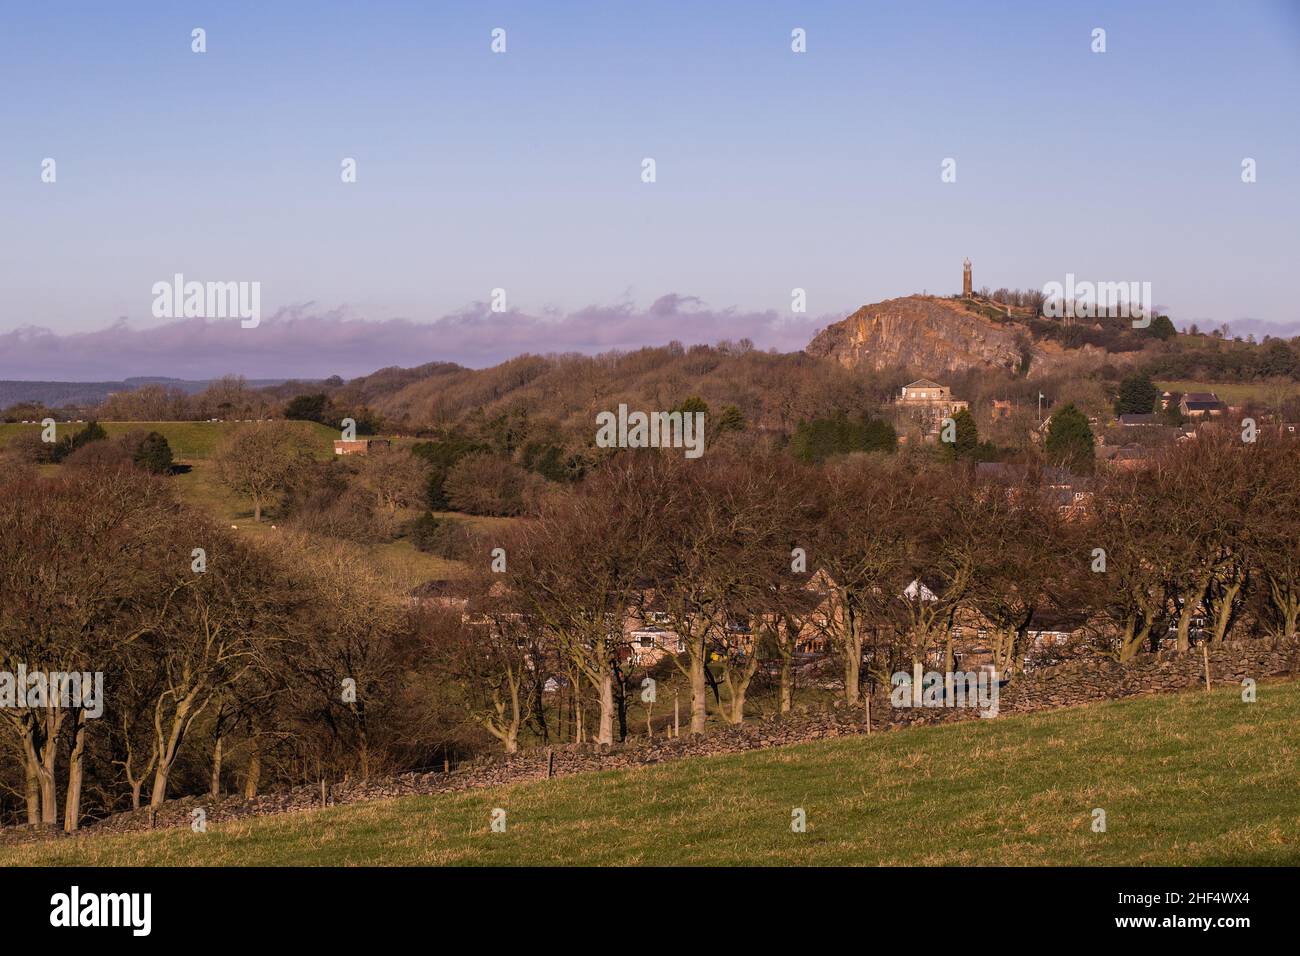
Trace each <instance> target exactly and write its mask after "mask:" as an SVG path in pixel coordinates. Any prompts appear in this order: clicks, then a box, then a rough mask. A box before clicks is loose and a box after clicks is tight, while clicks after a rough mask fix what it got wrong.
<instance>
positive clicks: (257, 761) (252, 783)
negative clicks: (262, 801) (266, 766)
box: [244, 737, 262, 800]
mask: <svg viewBox="0 0 1300 956" xmlns="http://www.w3.org/2000/svg"><path fill="white" fill-rule="evenodd" d="M261 777H262V748H261V746H260V745H259V744H258V741H257V738H256V737H254V738H253V751H252V753H250V754H249V755H248V770H246V771H245V772H244V799H245V800H252V799H253V798H254V797H255V796H257V786H258V784H259V783H260V782H261Z"/></svg>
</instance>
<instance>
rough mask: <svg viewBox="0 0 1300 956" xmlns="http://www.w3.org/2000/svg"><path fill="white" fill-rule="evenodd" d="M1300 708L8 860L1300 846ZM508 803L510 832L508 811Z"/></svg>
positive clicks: (571, 789)
mask: <svg viewBox="0 0 1300 956" xmlns="http://www.w3.org/2000/svg"><path fill="white" fill-rule="evenodd" d="M1297 720H1300V684H1296V683H1287V684H1273V685H1266V686H1263V687H1262V688H1261V689H1260V695H1259V700H1258V702H1257V703H1254V704H1245V703H1243V702H1242V700H1241V696H1240V692H1239V691H1237V690H1235V689H1225V690H1221V691H1216V692H1215V693H1213V694H1206V693H1203V692H1191V693H1184V694H1176V695H1168V696H1153V697H1143V698H1136V699H1129V700H1125V701H1117V702H1112V703H1105V704H1096V705H1089V706H1085V707H1076V708H1071V709H1066V710H1058V711H1052V712H1050V713H1040V714H1033V715H1027V716H1022V717H1013V716H1007V717H1002V718H998V719H996V720H972V721H962V722H959V723H955V724H950V725H946V726H932V727H917V728H912V729H908V730H902V731H898V732H894V733H885V734H876V735H874V736H871V737H850V738H839V739H834V740H826V741H819V742H816V743H810V744H801V745H797V746H790V747H780V748H773V749H770V750H762V751H754V752H750V753H745V754H736V755H731V756H723V757H707V758H697V759H689V760H682V761H678V762H674V763H667V764H663V765H660V766H657V767H651V768H647V769H637V770H626V771H606V772H601V773H594V774H587V775H579V776H573V777H565V778H560V779H556V780H552V781H546V780H538V781H535V782H531V783H524V784H518V785H515V786H513V787H503V788H492V789H484V790H477V791H468V792H463V793H452V794H440V795H437V796H432V797H426V796H420V797H406V798H401V799H396V800H386V801H377V802H374V803H368V804H352V805H344V806H338V807H331V808H328V809H325V810H319V811H312V812H308V813H294V814H285V815H281V816H274V817H262V818H255V819H251V820H247V821H241V822H238V823H231V824H224V825H221V826H215V825H210V826H209V829H208V832H206V833H193V832H190V831H189V830H186V829H181V830H169V831H157V832H151V833H150V832H146V833H135V834H115V835H102V836H95V835H93V834H86V835H84V836H80V837H76V838H67V839H56V840H53V841H46V842H39V843H28V844H21V845H15V846H9V847H4V848H0V865H4V866H14V865H108V864H115V865H137V866H138V865H144V866H156V865H169V866H193V865H244V866H248V865H324V866H343V865H365V864H387V865H451V864H468V865H494V864H495V865H512V864H516V865H517V864H529V865H556V864H575V863H576V864H582V865H608V864H625V865H627V864H640V865H668V864H686V865H693V864H710V865H727V864H731V865H736V864H808V865H877V864H883V865H899V864H924V865H952V864H959V865H960V864H965V865H991V866H999V865H1033V864H1049V865H1061V864H1071V865H1078V864H1088V865H1120V864H1141V865H1188V864H1200V865H1211V864H1213V865H1243V864H1275V865H1276V864H1291V865H1294V864H1296V863H1300V820H1298V819H1297V816H1296V798H1295V780H1296V776H1297V773H1298V772H1300V752H1297V750H1296V748H1295V747H1294V746H1293V740H1292V737H1293V728H1294V726H1295V724H1296V721H1297ZM498 807H499V808H502V809H504V810H505V811H506V821H507V829H506V832H505V833H492V832H490V830H489V826H488V823H489V819H490V816H491V814H492V812H493V809H494V808H498ZM796 808H801V809H803V810H804V811H805V812H806V815H807V832H805V833H794V832H792V831H791V825H790V824H791V814H792V811H793V810H794V809H796ZM1094 809H1103V810H1104V811H1105V813H1106V829H1105V832H1093V829H1092V823H1093V819H1094V817H1093V811H1094Z"/></svg>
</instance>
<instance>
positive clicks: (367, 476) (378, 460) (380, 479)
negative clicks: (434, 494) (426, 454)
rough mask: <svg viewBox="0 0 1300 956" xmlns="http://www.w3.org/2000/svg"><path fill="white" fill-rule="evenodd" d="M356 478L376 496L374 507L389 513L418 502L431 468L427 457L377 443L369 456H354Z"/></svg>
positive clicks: (425, 486)
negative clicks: (425, 458)
mask: <svg viewBox="0 0 1300 956" xmlns="http://www.w3.org/2000/svg"><path fill="white" fill-rule="evenodd" d="M354 457H357V458H358V459H359V460H358V462H357V480H358V482H359V483H360V485H361V487H362V488H364V489H365V490H366V491H368V492H370V493H371V494H372V495H374V498H375V507H376V508H378V509H381V510H383V511H387V512H388V513H389V514H390V515H391V514H393V513H394V512H396V511H397V509H399V508H407V507H411V506H413V505H416V504H417V503H418V502H419V501H420V499H421V498H422V497H423V496H424V492H425V490H426V488H427V486H428V475H429V468H428V465H427V464H426V463H425V461H424V459H422V458H418V457H416V456H415V455H412V454H411V453H410V451H408V450H407V449H405V448H400V447H392V446H382V445H381V446H375V447H372V448H371V449H370V453H369V454H367V455H360V456H354Z"/></svg>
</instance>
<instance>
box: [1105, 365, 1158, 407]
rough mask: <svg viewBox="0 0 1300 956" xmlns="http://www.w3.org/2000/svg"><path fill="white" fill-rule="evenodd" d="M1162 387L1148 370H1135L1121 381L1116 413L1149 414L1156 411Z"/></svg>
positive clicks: (1116, 401)
mask: <svg viewBox="0 0 1300 956" xmlns="http://www.w3.org/2000/svg"><path fill="white" fill-rule="evenodd" d="M1159 397H1160V389H1158V388H1156V384H1155V382H1153V381H1151V376H1150V375H1148V374H1147V373H1146V372H1135V373H1134V374H1132V375H1130V376H1129V377H1128V378H1126V379H1124V381H1122V382H1120V383H1119V398H1118V399H1116V400H1115V414H1116V415H1149V414H1151V413H1152V412H1153V411H1155V407H1156V399H1158V398H1159Z"/></svg>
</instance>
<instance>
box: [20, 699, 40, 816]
mask: <svg viewBox="0 0 1300 956" xmlns="http://www.w3.org/2000/svg"><path fill="white" fill-rule="evenodd" d="M23 770H24V775H25V777H26V790H25V796H26V798H27V823H28V825H29V826H36V825H37V824H38V823H40V822H41V781H40V774H38V773H37V771H36V747H35V744H34V741H33V739H32V726H31V724H26V725H25V726H24V728H23Z"/></svg>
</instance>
